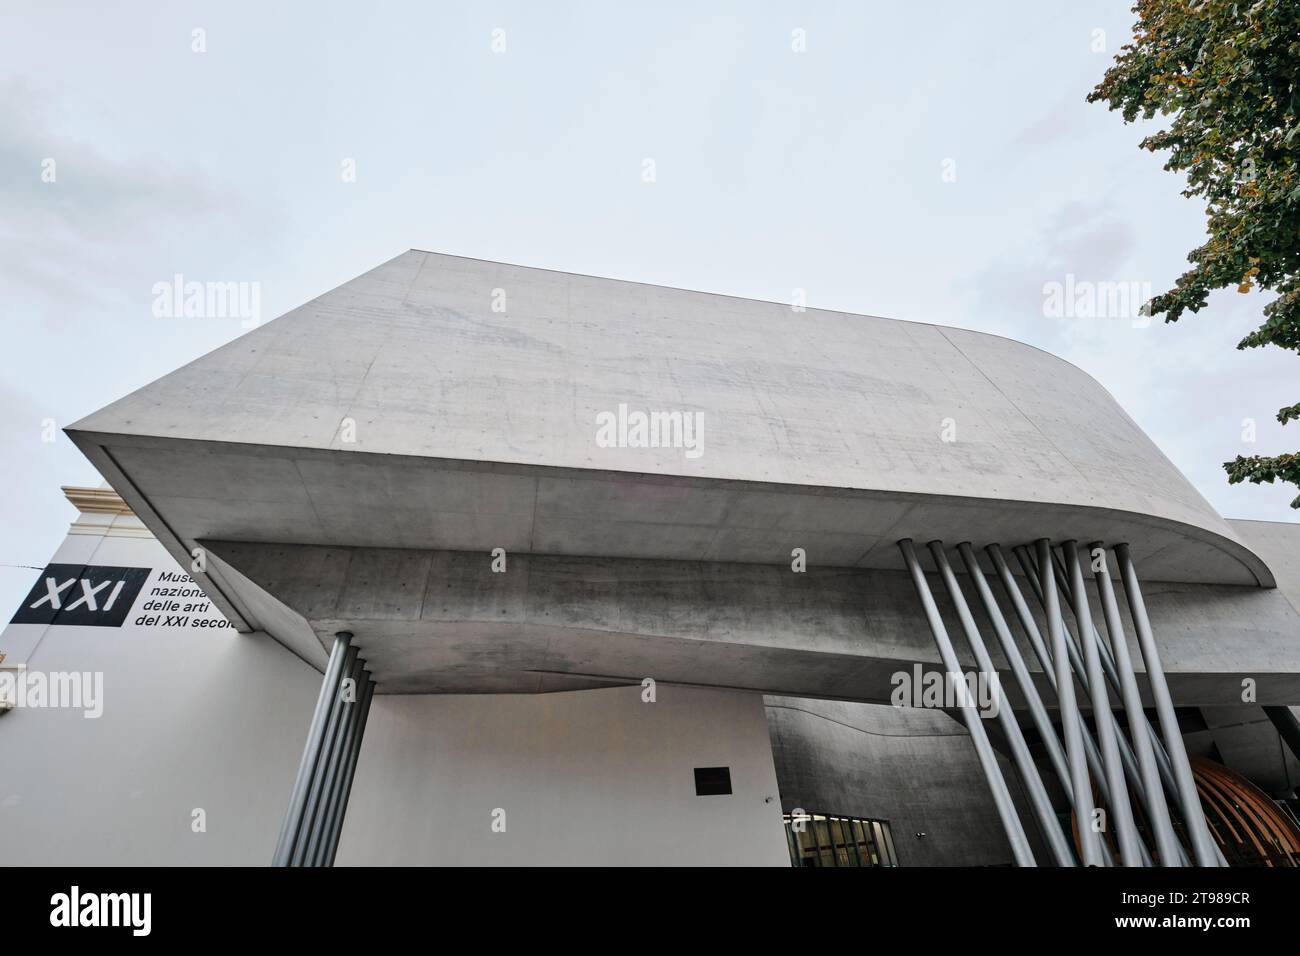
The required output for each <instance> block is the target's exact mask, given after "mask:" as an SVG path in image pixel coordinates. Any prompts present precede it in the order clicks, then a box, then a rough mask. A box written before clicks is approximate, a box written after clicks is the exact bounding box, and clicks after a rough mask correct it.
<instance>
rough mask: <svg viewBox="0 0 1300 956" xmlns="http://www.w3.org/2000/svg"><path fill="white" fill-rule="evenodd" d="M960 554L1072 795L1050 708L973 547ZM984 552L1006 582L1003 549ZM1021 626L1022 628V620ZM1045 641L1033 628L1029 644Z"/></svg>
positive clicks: (1017, 601)
mask: <svg viewBox="0 0 1300 956" xmlns="http://www.w3.org/2000/svg"><path fill="white" fill-rule="evenodd" d="M957 550H958V552H959V553H960V554H961V556H962V560H963V561H964V562H965V563H966V570H967V573H968V574H970V576H971V580H972V581H974V582H975V589H976V590H977V591H979V595H980V600H981V601H983V602H984V610H985V613H987V614H988V616H989V619H990V620H991V621H993V630H994V633H996V634H997V637H998V644H999V645H1001V647H1002V654H1003V656H1005V657H1006V659H1007V662H1008V663H1009V664H1010V665H1011V672H1012V673H1013V674H1015V675H1016V681H1017V683H1019V684H1020V690H1021V693H1023V694H1024V695H1025V700H1026V701H1027V702H1028V703H1029V712H1030V713H1031V714H1032V715H1033V718H1034V726H1035V727H1037V728H1038V735H1039V736H1040V737H1042V738H1043V745H1044V746H1045V747H1046V748H1047V755H1048V757H1049V758H1050V759H1051V761H1052V768H1053V769H1054V770H1055V771H1056V776H1057V778H1058V779H1059V780H1060V781H1061V787H1062V789H1064V790H1065V792H1067V793H1068V792H1069V791H1070V766H1069V764H1068V763H1066V760H1065V749H1064V748H1063V747H1062V746H1061V739H1060V737H1059V736H1057V733H1056V728H1055V727H1053V726H1052V717H1051V715H1050V714H1049V713H1048V712H1047V705H1046V704H1044V703H1043V698H1042V696H1041V695H1040V694H1039V693H1038V688H1037V687H1035V686H1034V679H1033V677H1031V676H1030V674H1029V668H1028V667H1026V666H1025V659H1024V657H1023V656H1022V655H1021V653H1020V648H1019V647H1018V646H1016V639H1015V637H1014V636H1012V634H1011V628H1010V627H1009V626H1008V625H1007V621H1006V618H1005V617H1003V615H1002V609H1001V608H1000V607H998V603H997V599H996V598H994V597H993V591H992V590H991V589H990V588H989V585H988V581H987V580H986V579H985V578H984V574H983V572H982V571H980V567H979V562H978V561H977V560H976V558H975V554H974V552H972V550H971V546H970V545H969V544H959V545H957ZM984 551H985V553H986V554H988V556H989V559H990V560H991V561H992V562H993V567H994V569H995V570H996V571H997V573H998V577H999V578H1002V576H1003V574H1004V573H1005V574H1006V576H1007V578H1010V575H1011V569H1010V568H1008V567H1007V563H1006V559H1004V558H1003V557H1002V551H1001V549H1000V548H999V547H998V546H997V545H996V544H990V545H987V546H986V547H985V548H984ZM1002 586H1003V588H1005V589H1007V590H1008V594H1009V595H1010V594H1012V593H1014V597H1012V598H1011V602H1012V604H1013V606H1016V613H1017V615H1020V614H1021V611H1022V608H1023V611H1024V613H1025V614H1026V615H1027V614H1028V611H1029V609H1028V608H1027V607H1025V606H1024V601H1025V599H1024V598H1023V597H1021V596H1020V590H1019V588H1017V587H1016V585H1015V579H1014V578H1011V579H1010V581H1009V582H1008V580H1006V579H1003V581H1002ZM1021 623H1022V624H1023V620H1022V622H1021ZM1031 623H1032V621H1031ZM1042 641H1043V638H1042V636H1041V635H1040V634H1039V633H1038V628H1037V627H1035V628H1033V630H1032V637H1030V643H1031V644H1042ZM1046 656H1047V654H1046V651H1044V653H1043V657H1044V658H1045V657H1046ZM1040 660H1041V658H1040ZM1044 668H1045V670H1046V672H1047V675H1048V676H1049V677H1051V676H1052V673H1051V665H1050V664H1046V665H1044Z"/></svg>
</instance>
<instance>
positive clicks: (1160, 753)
mask: <svg viewBox="0 0 1300 956" xmlns="http://www.w3.org/2000/svg"><path fill="white" fill-rule="evenodd" d="M1053 557H1055V556H1053ZM1054 565H1055V567H1056V580H1057V582H1058V583H1059V584H1060V585H1061V588H1062V590H1064V591H1065V593H1066V595H1067V596H1068V595H1069V594H1070V593H1071V590H1070V585H1069V583H1068V581H1067V580H1066V575H1065V569H1064V567H1062V565H1061V564H1060V562H1059V561H1056V562H1054ZM1088 625H1089V626H1090V627H1091V629H1092V633H1093V636H1094V637H1095V639H1096V641H1097V644H1098V646H1099V647H1100V648H1101V666H1102V668H1103V669H1104V670H1105V671H1106V679H1107V680H1109V681H1110V686H1111V687H1112V688H1113V689H1114V691H1115V693H1117V694H1121V695H1122V694H1123V689H1122V687H1121V685H1120V679H1119V672H1118V668H1117V667H1116V665H1115V658H1114V656H1113V655H1112V654H1111V650H1110V648H1109V647H1107V646H1106V642H1105V641H1103V640H1102V639H1101V632H1100V631H1098V630H1097V628H1096V625H1094V624H1093V623H1092V622H1091V621H1089V622H1088ZM1079 636H1080V638H1082V637H1083V632H1082V631H1080V632H1079ZM1142 723H1143V725H1144V726H1145V728H1146V734H1147V738H1148V739H1149V740H1150V741H1151V744H1152V747H1153V748H1154V750H1155V755H1156V764H1157V767H1158V769H1159V771H1160V779H1161V780H1162V781H1163V782H1164V785H1165V787H1166V788H1168V790H1169V792H1170V793H1171V794H1177V793H1178V788H1177V785H1176V784H1175V783H1174V766H1173V764H1172V763H1170V762H1169V755H1168V754H1167V753H1165V747H1164V744H1162V743H1161V742H1160V735H1159V734H1157V733H1156V729H1155V728H1154V727H1153V726H1151V721H1149V720H1147V718H1146V713H1145V712H1143V714H1142ZM1121 756H1123V757H1124V764H1125V768H1126V769H1128V770H1130V773H1131V776H1130V780H1131V781H1132V782H1133V784H1134V787H1135V789H1136V788H1137V787H1138V785H1139V781H1138V780H1137V778H1136V775H1137V774H1138V772H1139V771H1138V768H1137V764H1136V758H1134V757H1133V756H1131V755H1130V754H1129V749H1128V748H1127V747H1124V749H1123V750H1122V751H1121ZM1181 845H1182V844H1179V846H1181ZM1183 860H1184V862H1190V860H1188V859H1187V855H1186V854H1185V853H1184V854H1183Z"/></svg>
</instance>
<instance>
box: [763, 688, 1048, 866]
mask: <svg viewBox="0 0 1300 956" xmlns="http://www.w3.org/2000/svg"><path fill="white" fill-rule="evenodd" d="M764 703H765V704H766V706H767V719H768V727H769V729H770V732H771V737H772V755H773V759H774V760H775V762H776V773H777V778H778V779H779V780H780V782H781V804H782V809H783V810H785V812H787V813H789V812H791V811H792V810H794V809H795V808H801V809H803V810H806V811H808V812H810V813H826V814H843V815H845V816H860V817H871V818H874V819H877V820H887V821H888V822H889V824H890V829H891V830H892V832H893V837H894V848H895V850H896V851H897V852H898V861H899V865H900V866H1010V865H1011V862H1012V858H1011V848H1010V845H1009V844H1008V843H1007V838H1006V834H1005V832H1004V831H1003V829H1002V824H1001V822H1000V821H999V820H998V815H997V810H996V809H995V808H994V806H993V799H992V797H991V796H990V795H989V791H988V787H987V785H986V784H985V783H984V777H983V774H982V772H981V770H980V766H979V762H978V761H977V760H976V758H975V750H974V748H973V747H972V746H971V742H970V736H969V735H968V734H967V732H966V728H965V727H963V726H962V725H961V724H960V723H958V722H957V721H955V720H953V719H952V718H950V717H948V716H946V715H945V714H943V713H940V712H937V711H924V710H905V709H900V708H896V707H888V706H878V705H871V704H857V703H845V702H840V701H825V700H800V699H796V698H787V697H766V698H764ZM998 763H999V765H1000V766H1001V768H1002V774H1003V777H1004V778H1005V779H1006V780H1007V783H1008V786H1009V787H1010V788H1011V793H1012V798H1013V799H1014V800H1015V802H1016V807H1017V810H1018V811H1019V814H1020V818H1021V819H1022V820H1023V821H1025V825H1026V833H1027V835H1028V836H1029V838H1030V841H1031V843H1032V845H1033V849H1034V853H1035V855H1036V857H1037V858H1038V859H1039V860H1040V861H1046V860H1048V859H1049V857H1048V855H1047V851H1046V848H1045V845H1044V844H1043V842H1042V840H1041V838H1040V837H1039V835H1038V833H1037V830H1036V829H1035V826H1034V822H1033V821H1034V817H1033V813H1032V811H1031V810H1030V807H1029V805H1028V802H1027V801H1026V800H1025V797H1024V794H1023V793H1022V788H1021V784H1020V779H1019V777H1018V775H1017V774H1016V772H1015V770H1014V768H1013V766H1012V765H1011V764H1010V762H1009V761H1008V760H1007V759H1006V758H1005V757H1002V756H999V758H998Z"/></svg>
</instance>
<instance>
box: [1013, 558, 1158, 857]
mask: <svg viewBox="0 0 1300 956" xmlns="http://www.w3.org/2000/svg"><path fill="white" fill-rule="evenodd" d="M1049 551H1050V548H1049ZM1016 559H1017V560H1018V561H1019V562H1020V567H1021V568H1022V569H1023V570H1024V572H1025V576H1026V577H1028V578H1029V579H1030V581H1031V582H1032V584H1033V591H1034V594H1035V595H1036V596H1037V598H1038V602H1039V604H1041V605H1042V607H1043V610H1044V612H1046V610H1047V603H1046V601H1045V599H1044V597H1043V589H1042V581H1043V571H1042V565H1040V564H1039V562H1038V561H1037V559H1036V558H1034V557H1033V556H1031V555H1030V553H1029V549H1028V548H1024V547H1020V548H1017V549H1016ZM1050 567H1052V569H1053V570H1054V571H1055V572H1056V574H1055V577H1056V584H1057V587H1059V588H1060V589H1061V591H1062V592H1063V593H1064V594H1065V598H1066V601H1067V602H1070V603H1073V600H1074V598H1073V595H1074V589H1073V588H1072V587H1071V586H1070V581H1069V578H1068V577H1066V576H1065V574H1064V573H1063V572H1062V571H1060V570H1059V569H1057V568H1056V566H1055V562H1053V563H1052V564H1051V565H1050ZM1057 613H1058V615H1060V624H1061V631H1062V633H1063V634H1064V635H1065V642H1066V648H1067V650H1068V651H1069V654H1070V665H1071V667H1073V669H1074V673H1075V676H1076V677H1078V678H1079V683H1080V684H1081V685H1082V686H1083V689H1084V691H1085V692H1086V693H1087V694H1088V695H1089V697H1091V695H1092V682H1091V680H1089V678H1088V669H1087V665H1086V664H1085V662H1084V659H1083V651H1082V645H1081V644H1080V643H1079V641H1077V640H1075V638H1074V634H1073V633H1072V632H1071V631H1070V628H1069V627H1068V626H1067V625H1066V623H1065V616H1064V614H1063V613H1062V612H1061V611H1060V608H1059V602H1058V609H1057ZM1089 626H1091V621H1090V622H1089ZM1092 633H1093V637H1094V639H1095V641H1098V642H1099V641H1100V639H1101V636H1100V634H1098V633H1097V632H1096V629H1095V628H1093V631H1092ZM1115 740H1116V743H1117V745H1118V747H1119V757H1120V762H1121V763H1122V764H1123V767H1124V775H1125V776H1126V777H1127V778H1128V781H1129V783H1130V784H1132V786H1133V789H1134V790H1135V791H1137V792H1138V793H1139V794H1140V793H1142V790H1143V787H1142V775H1141V773H1140V771H1139V770H1138V765H1137V758H1136V757H1134V756H1133V748H1132V747H1131V746H1130V745H1129V742H1128V740H1127V739H1126V738H1125V737H1124V735H1123V734H1119V733H1117V734H1116V735H1115ZM1083 742H1084V745H1085V747H1086V748H1087V753H1088V767H1089V768H1090V769H1091V770H1092V776H1093V779H1094V780H1095V781H1096V784H1097V786H1098V787H1099V788H1100V789H1101V793H1102V800H1103V801H1104V802H1105V803H1106V804H1107V806H1113V803H1112V798H1111V792H1110V781H1109V778H1108V776H1107V774H1106V769H1105V766H1104V761H1103V760H1102V756H1101V750H1100V749H1099V748H1098V746H1097V742H1096V741H1095V740H1094V739H1093V736H1092V733H1091V731H1089V730H1088V726H1087V724H1084V726H1083ZM1138 851H1139V853H1140V855H1141V857H1142V864H1143V865H1144V866H1153V865H1154V863H1155V861H1154V860H1153V859H1152V857H1151V851H1150V850H1148V849H1147V846H1146V844H1145V843H1143V842H1142V841H1141V840H1139V841H1138ZM1105 858H1106V859H1107V860H1110V854H1109V853H1107V854H1106V857H1105Z"/></svg>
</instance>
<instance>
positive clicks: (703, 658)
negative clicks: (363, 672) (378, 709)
mask: <svg viewBox="0 0 1300 956" xmlns="http://www.w3.org/2000/svg"><path fill="white" fill-rule="evenodd" d="M203 544H204V546H205V548H206V549H207V552H208V554H209V556H210V561H211V562H212V563H213V566H215V567H216V568H218V569H220V570H221V572H222V573H223V575H225V576H226V577H227V578H228V579H232V580H233V579H238V580H241V581H244V582H246V583H247V585H248V586H249V587H251V588H253V589H256V590H257V591H258V592H260V593H263V594H264V595H266V596H267V598H268V599H269V596H270V595H274V596H275V598H274V600H275V601H276V602H278V603H279V604H280V606H282V607H283V608H284V609H285V610H286V611H288V612H291V613H292V614H295V615H297V616H298V617H299V618H300V619H301V621H302V622H303V623H302V624H299V625H297V628H296V630H295V633H303V634H305V633H306V632H307V631H312V632H314V633H315V635H316V647H315V651H316V653H318V654H320V655H321V656H322V657H323V654H324V650H323V648H324V647H325V646H328V644H329V642H330V640H331V638H332V635H333V634H334V632H335V631H338V630H349V631H352V632H353V633H355V634H356V642H357V643H358V644H359V646H360V647H361V653H362V656H364V657H365V658H366V660H367V662H368V663H369V664H370V667H371V670H372V672H373V673H374V675H375V678H376V680H377V681H378V682H379V690H380V692H381V693H386V694H391V693H467V692H499V693H505V692H540V691H547V690H566V689H571V688H572V687H574V686H603V685H605V684H608V683H610V682H619V681H621V682H633V683H635V682H638V681H640V680H641V679H642V678H643V677H653V678H655V679H656V680H660V681H664V682H673V683H680V684H695V685H704V686H713V687H730V688H738V689H747V690H758V691H764V692H768V693H774V694H775V693H779V694H785V695H791V696H802V697H833V698H842V699H847V700H859V701H887V700H888V699H889V695H890V693H891V691H892V689H893V685H892V684H891V677H892V675H893V674H895V673H897V672H898V671H899V670H910V668H911V667H912V665H913V664H915V663H922V664H925V665H927V666H930V667H937V666H938V653H937V651H936V650H935V647H934V643H933V640H932V638H931V636H930V634H929V631H928V630H927V628H926V626H925V624H924V622H923V620H922V619H921V618H920V615H919V613H918V610H917V608H918V601H917V598H916V594H915V592H914V590H913V587H912V583H911V581H910V578H909V577H908V575H907V574H906V572H901V571H877V570H873V569H850V568H812V569H810V570H809V571H807V572H804V573H798V574H796V573H794V572H792V571H791V570H790V569H789V568H788V567H787V568H780V567H773V566H766V565H748V564H723V563H718V562H709V563H701V562H678V561H644V560H631V559H622V560H612V559H595V558H573V557H564V556H554V555H512V556H509V557H508V560H507V565H506V568H507V570H506V571H505V572H504V573H494V572H493V571H492V570H491V566H492V558H491V556H490V555H489V554H487V553H473V552H447V551H414V550H407V549H370V548H324V547H317V546H308V545H264V544H254V543H248V542H219V541H205V542H203ZM959 579H960V580H962V581H963V582H964V581H965V576H964V575H960V576H959ZM931 586H932V588H934V589H935V590H936V599H937V601H938V603H939V606H940V608H941V611H942V613H943V614H944V616H945V618H946V620H947V622H948V627H949V629H950V633H951V634H952V636H953V638H954V640H955V642H956V644H957V646H958V648H964V647H965V645H964V641H963V639H962V638H961V636H960V633H961V632H960V629H959V625H958V622H957V618H956V616H955V613H954V611H953V608H952V605H951V603H950V601H949V599H948V598H947V597H946V595H945V594H944V593H943V592H942V587H941V585H939V583H938V582H937V581H934V580H932V583H931ZM963 587H964V589H965V591H966V593H967V597H968V600H970V601H974V594H973V591H972V589H971V588H970V586H969V585H968V584H965V583H963ZM1089 590H1090V595H1091V601H1090V604H1091V607H1092V609H1093V611H1094V615H1095V618H1094V620H1095V622H1096V623H1097V624H1098V626H1100V627H1102V628H1103V633H1104V623H1103V622H1102V621H1101V618H1100V613H1099V611H1100V602H1099V600H1098V599H1097V596H1096V594H1095V591H1093V590H1092V589H1091V586H1090V588H1089ZM994 591H995V594H998V596H999V600H1000V601H1001V602H1002V604H1001V606H1002V608H1003V613H1004V614H1005V615H1006V616H1007V618H1008V619H1009V620H1014V618H1013V614H1012V611H1011V608H1010V607H1009V605H1008V604H1007V603H1006V602H1005V600H1004V599H1003V598H1002V596H1001V595H1000V593H999V592H1000V588H999V587H998V586H996V585H994ZM1025 591H1026V595H1027V596H1028V589H1027V588H1025ZM1144 593H1145V597H1146V602H1147V607H1148V612H1149V614H1150V617H1151V620H1152V626H1153V628H1154V630H1155V633H1156V636H1157V640H1158V643H1159V646H1160V649H1161V655H1162V660H1163V663H1164V669H1165V671H1166V674H1167V675H1168V677H1169V683H1170V687H1171V689H1172V691H1173V693H1174V697H1175V700H1176V701H1177V702H1178V703H1180V704H1192V703H1202V704H1231V703H1235V702H1238V701H1239V699H1240V693H1241V686H1242V685H1241V681H1242V679H1243V678H1245V677H1250V678H1252V679H1254V680H1255V681H1256V682H1257V685H1258V693H1259V700H1260V701H1261V702H1264V703H1293V702H1295V703H1300V642H1297V641H1296V639H1295V638H1296V635H1297V633H1300V614H1298V613H1297V612H1296V610H1295V609H1294V608H1293V607H1292V606H1291V605H1290V603H1288V602H1287V600H1286V599H1285V598H1284V597H1283V596H1282V594H1281V593H1280V592H1279V591H1277V590H1274V589H1263V588H1255V587H1235V586H1229V585H1196V584H1167V583H1159V582H1151V583H1149V584H1147V585H1146V587H1145V589H1144ZM1029 600H1031V601H1032V598H1029ZM1121 600H1122V598H1121ZM974 612H975V614H976V617H977V620H978V621H979V623H980V625H981V627H982V630H983V633H984V634H985V636H986V640H988V642H989V644H990V649H991V650H993V652H994V660H995V662H996V663H997V664H998V665H999V666H1003V660H1002V657H1001V655H1000V653H998V652H997V651H996V648H995V642H994V641H993V640H992V637H991V634H992V631H991V626H990V625H989V624H988V623H987V621H986V619H985V617H984V615H983V612H982V610H981V609H979V608H978V607H976V608H975V609H974ZM1122 613H1123V614H1124V615H1125V622H1126V626H1127V627H1128V637H1129V639H1130V641H1129V642H1130V649H1131V653H1132V656H1133V658H1134V660H1135V661H1136V662H1138V665H1139V667H1140V665H1141V655H1140V653H1139V651H1138V648H1137V646H1136V644H1135V642H1134V639H1133V631H1132V626H1131V624H1129V623H1128V619H1127V610H1126V609H1123V610H1122ZM1038 621H1039V626H1040V628H1045V623H1044V622H1043V620H1042V616H1041V615H1038ZM1071 624H1072V619H1071ZM1012 627H1013V632H1014V633H1017V634H1019V628H1018V626H1017V625H1015V624H1013V625H1012ZM1020 638H1021V647H1022V654H1023V655H1024V656H1025V657H1026V660H1028V661H1029V662H1030V666H1031V668H1033V669H1034V670H1035V671H1036V669H1037V663H1036V661H1035V660H1034V658H1033V654H1032V652H1031V651H1030V650H1029V649H1028V646H1027V644H1026V643H1025V641H1024V639H1023V635H1020ZM960 656H961V658H962V660H963V664H964V665H965V666H969V667H972V668H973V666H974V665H973V663H972V661H971V657H970V655H969V654H967V653H965V652H964V651H963V652H962V653H961V654H960ZM1038 679H1039V682H1040V690H1044V691H1045V689H1046V684H1045V683H1043V682H1042V678H1041V675H1039V677H1038ZM1005 686H1006V689H1007V691H1008V697H1009V699H1010V700H1011V701H1012V702H1013V704H1016V703H1018V702H1019V699H1020V698H1019V694H1018V692H1017V691H1016V690H1015V687H1014V682H1013V681H1012V680H1011V679H1010V677H1009V676H1007V677H1006V680H1005ZM1047 696H1048V699H1052V695H1051V694H1048V695H1047Z"/></svg>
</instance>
